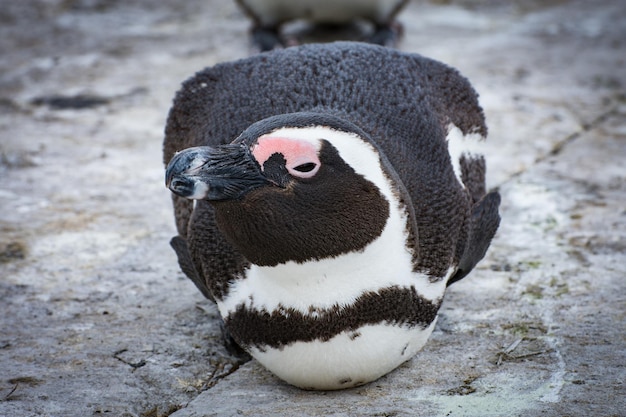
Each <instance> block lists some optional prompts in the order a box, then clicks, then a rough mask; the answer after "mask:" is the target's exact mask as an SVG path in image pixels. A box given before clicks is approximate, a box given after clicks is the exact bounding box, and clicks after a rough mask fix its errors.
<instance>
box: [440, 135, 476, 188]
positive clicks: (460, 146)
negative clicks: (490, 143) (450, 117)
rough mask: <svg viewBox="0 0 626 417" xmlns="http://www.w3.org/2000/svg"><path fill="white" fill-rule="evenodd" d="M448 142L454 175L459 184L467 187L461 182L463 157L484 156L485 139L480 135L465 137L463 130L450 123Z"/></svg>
mask: <svg viewBox="0 0 626 417" xmlns="http://www.w3.org/2000/svg"><path fill="white" fill-rule="evenodd" d="M446 140H447V141H448V152H449V153H450V159H451V161H452V167H453V168H454V173H455V175H456V177H457V179H458V180H459V183H461V185H462V186H463V187H465V184H463V181H462V180H461V163H460V160H461V156H462V155H466V156H471V155H483V154H484V151H483V150H484V148H485V137H484V136H482V135H481V134H479V133H470V134H468V135H464V134H463V132H462V131H461V129H459V128H458V127H457V126H456V125H454V124H453V123H450V124H449V125H448V135H447V136H446Z"/></svg>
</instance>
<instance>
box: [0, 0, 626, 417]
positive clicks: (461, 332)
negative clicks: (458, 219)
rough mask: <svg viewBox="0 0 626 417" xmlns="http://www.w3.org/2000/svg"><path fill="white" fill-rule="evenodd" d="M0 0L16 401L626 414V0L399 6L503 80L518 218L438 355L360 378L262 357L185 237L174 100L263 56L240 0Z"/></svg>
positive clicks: (4, 211) (433, 47)
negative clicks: (223, 68) (183, 250)
mask: <svg viewBox="0 0 626 417" xmlns="http://www.w3.org/2000/svg"><path fill="white" fill-rule="evenodd" d="M0 4H1V5H2V7H0V57H1V59H0V415H1V416H7V417H9V416H11V417H12V416H90V415H96V416H97V415H110V416H146V417H147V416H150V417H152V416H155V417H156V416H168V415H172V416H175V417H185V416H230V415H250V416H294V415H303V416H415V415H418V416H505V415H506V416H555V417H556V416H579V415H585V416H622V415H624V413H626V399H625V398H626V395H625V393H626V386H625V379H626V369H625V368H624V366H625V363H626V325H625V311H626V289H625V287H624V280H625V279H626V266H625V260H626V165H625V164H624V159H625V158H626V124H625V122H626V66H625V60H626V4H625V3H624V2H622V1H621V0H600V1H594V2H588V1H584V0H570V1H568V0H551V1H538V0H516V1H513V2H511V1H504V0H485V1H478V0H474V1H470V0H450V1H434V0H432V1H414V2H411V3H410V5H409V7H408V8H407V9H406V10H405V11H404V12H403V13H402V14H401V15H400V21H401V22H402V23H403V24H404V29H405V30H404V39H403V40H402V41H401V43H400V44H399V48H400V49H402V50H405V51H411V52H419V53H421V54H423V55H427V56H430V57H433V58H436V59H439V60H441V61H444V62H446V63H448V64H450V65H453V66H455V67H457V68H459V69H460V70H461V72H462V73H463V74H465V75H466V76H467V77H468V78H469V79H470V80H471V81H472V83H473V84H474V86H475V88H476V89H477V90H478V91H479V93H480V94H481V103H482V105H483V106H484V108H485V112H486V115H487V120H488V123H489V126H490V137H489V142H488V144H487V150H486V152H487V154H488V164H489V172H488V177H489V185H490V186H491V187H499V188H500V192H501V194H502V201H503V204H502V207H501V213H502V224H501V228H500V230H499V232H498V235H497V237H496V239H495V241H494V242H493V244H492V246H491V249H490V251H489V253H488V255H487V257H486V258H485V259H484V260H483V262H482V263H481V264H480V265H479V267H478V268H477V269H476V270H475V271H474V272H473V273H472V274H471V275H470V276H469V277H467V278H466V279H464V280H463V281H461V282H459V283H458V284H455V285H454V286H452V287H451V288H450V290H449V292H448V293H447V296H446V300H445V302H444V305H443V307H442V309H441V311H440V319H439V322H438V326H437V329H436V330H435V332H434V334H433V336H432V337H431V339H430V341H429V342H428V344H427V345H426V347H425V349H424V350H423V351H422V352H421V353H420V354H419V355H417V357H415V358H414V359H413V360H411V361H409V362H408V363H406V364H405V365H403V366H401V367H400V368H399V369H398V370H397V371H395V372H393V373H391V374H390V375H388V376H386V377H384V378H382V379H380V380H379V381H376V382H374V383H372V384H369V385H367V386H364V387H361V388H356V389H352V390H347V391H340V392H306V391H300V390H298V389H295V388H292V387H289V386H286V385H285V384H283V383H281V382H280V381H278V380H277V379H276V378H274V377H273V376H272V375H271V374H269V373H268V372H267V371H265V370H263V369H262V368H261V367H260V366H259V365H258V364H257V363H255V362H249V363H246V364H244V365H242V366H240V364H239V363H237V362H236V360H235V359H234V358H232V357H230V356H229V355H228V354H227V352H226V351H225V349H224V348H223V347H222V345H221V339H220V338H221V336H220V331H219V326H218V321H217V312H216V309H215V308H214V307H213V306H212V305H211V304H210V303H209V302H208V301H206V300H204V299H203V298H202V296H201V295H200V294H199V293H198V291H197V290H196V289H195V287H194V286H193V284H192V283H191V282H190V281H188V280H187V279H186V278H184V277H183V275H182V273H181V272H180V271H179V269H178V266H177V263H176V259H175V256H174V253H173V251H172V250H171V249H170V248H169V246H168V241H169V238H170V237H171V236H172V235H173V234H174V223H173V216H172V212H171V207H170V201H169V198H170V197H169V192H168V191H167V190H166V189H165V187H164V185H163V166H162V164H161V141H162V132H163V127H164V123H165V117H166V115H167V111H168V109H169V106H170V103H171V99H172V97H173V95H174V93H175V91H176V90H177V88H178V86H179V85H180V83H181V81H183V80H184V79H185V78H187V77H188V76H190V75H192V74H193V73H194V72H195V71H197V70H199V69H201V68H203V67H205V66H209V65H212V64H215V63H217V62H221V61H225V60H231V59H236V58H240V57H244V56H247V55H249V54H251V53H253V51H252V50H251V48H250V44H249V40H248V38H247V33H246V31H247V29H248V27H249V23H248V21H247V20H246V18H245V17H244V16H243V15H242V13H241V12H240V11H239V10H238V9H237V8H236V7H235V5H234V3H231V2H227V1H218V0H188V1H184V2H182V1H174V0H167V1H160V2H153V1H149V0H129V1H114V0H113V1H107V0H32V1H29V2H17V1H14V2H12V1H1V0H0Z"/></svg>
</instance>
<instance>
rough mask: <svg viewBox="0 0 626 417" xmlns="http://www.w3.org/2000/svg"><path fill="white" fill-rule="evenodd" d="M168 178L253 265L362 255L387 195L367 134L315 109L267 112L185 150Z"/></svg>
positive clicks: (382, 218) (383, 214) (379, 226)
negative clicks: (216, 141) (232, 136)
mask: <svg viewBox="0 0 626 417" xmlns="http://www.w3.org/2000/svg"><path fill="white" fill-rule="evenodd" d="M166 184H167V186H168V188H170V190H171V191H172V192H174V193H175V194H177V195H179V196H182V197H186V198H191V199H196V200H206V201H208V202H209V203H210V204H211V205H212V206H213V208H214V213H215V218H216V222H217V225H218V227H219V229H220V231H221V232H222V233H223V234H224V236H225V237H226V238H227V240H228V241H229V242H230V243H231V244H232V245H233V246H234V247H235V248H236V249H238V250H239V251H240V253H241V254H242V255H243V256H244V257H245V258H246V259H247V260H248V261H250V262H251V263H253V264H256V265H260V266H274V265H277V264H280V263H286V262H288V261H295V262H306V261H310V260H319V259H323V258H329V257H335V256H339V255H342V254H345V253H349V252H358V251H361V250H362V249H363V248H365V246H367V245H368V244H369V243H370V242H372V241H373V240H375V239H376V238H377V237H378V236H379V235H380V234H381V233H382V231H383V229H384V228H385V224H386V222H387V218H388V217H389V210H390V208H389V204H390V202H389V199H390V197H392V195H393V191H392V188H393V186H392V185H391V182H390V180H389V176H388V175H387V173H386V172H385V169H384V167H383V164H382V162H381V155H380V152H379V150H378V149H377V147H376V146H374V145H373V144H372V142H371V141H370V140H369V138H368V137H367V135H366V134H365V133H364V132H363V131H362V130H360V129H359V128H358V127H357V126H355V125H353V124H352V123H350V122H347V121H344V120H342V119H339V118H335V117H331V116H326V115H321V114H317V113H294V114H289V115H281V116H274V117H271V118H268V119H265V120H262V121H260V122H257V123H255V124H253V125H252V126H250V127H249V128H248V129H246V130H245V131H244V132H243V133H242V134H241V135H240V136H239V137H238V138H237V139H236V140H235V141H233V142H232V143H230V144H226V145H220V146H216V147H205V146H201V147H195V148H189V149H186V150H183V151H181V152H179V153H177V154H176V155H175V156H174V157H173V158H172V160H171V161H170V163H169V164H168V167H167V171H166Z"/></svg>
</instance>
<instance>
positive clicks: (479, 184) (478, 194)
mask: <svg viewBox="0 0 626 417" xmlns="http://www.w3.org/2000/svg"><path fill="white" fill-rule="evenodd" d="M459 165H460V168H461V181H463V184H464V185H465V188H466V189H467V191H468V192H469V195H470V197H471V199H472V204H476V203H477V202H478V201H479V200H480V199H481V198H483V196H484V195H485V194H486V193H487V190H486V185H485V184H486V181H485V172H486V170H487V165H486V163H485V157H484V156H482V155H476V154H469V153H463V154H461V157H460V158H459Z"/></svg>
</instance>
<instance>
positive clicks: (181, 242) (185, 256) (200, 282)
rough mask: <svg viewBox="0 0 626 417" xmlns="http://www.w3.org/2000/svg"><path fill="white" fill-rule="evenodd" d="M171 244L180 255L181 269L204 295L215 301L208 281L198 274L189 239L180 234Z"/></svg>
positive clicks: (179, 263) (177, 254)
mask: <svg viewBox="0 0 626 417" xmlns="http://www.w3.org/2000/svg"><path fill="white" fill-rule="evenodd" d="M170 246H172V248H173V249H174V252H176V256H178V265H179V266H180V269H181V270H182V271H183V272H184V273H185V275H187V277H188V278H189V279H190V280H191V281H193V283H194V284H196V287H198V289H199V290H200V292H201V293H202V295H204V296H205V297H206V298H208V299H209V300H211V301H215V299H214V298H213V296H212V295H211V293H210V292H209V288H208V287H207V285H206V282H204V279H202V278H201V277H200V274H198V270H197V269H196V266H195V265H194V263H193V260H192V259H191V253H190V252H189V246H187V241H186V240H185V239H183V238H182V237H180V236H174V237H173V238H172V240H170Z"/></svg>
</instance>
